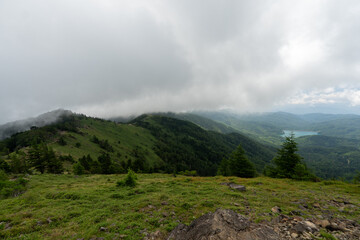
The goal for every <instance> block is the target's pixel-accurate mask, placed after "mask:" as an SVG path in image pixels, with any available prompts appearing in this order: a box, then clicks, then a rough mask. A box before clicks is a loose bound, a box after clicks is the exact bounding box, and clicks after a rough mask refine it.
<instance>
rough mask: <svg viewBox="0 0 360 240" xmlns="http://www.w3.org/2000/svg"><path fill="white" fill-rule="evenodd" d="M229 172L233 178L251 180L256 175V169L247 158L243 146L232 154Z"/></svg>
mask: <svg viewBox="0 0 360 240" xmlns="http://www.w3.org/2000/svg"><path fill="white" fill-rule="evenodd" d="M225 169H226V168H225ZM228 170H229V171H230V175H231V176H237V177H245V178H251V177H255V175H256V171H255V167H254V165H253V164H252V162H250V161H249V159H248V158H247V157H246V155H245V151H244V149H243V148H242V147H241V145H239V146H238V147H237V148H236V149H235V151H233V152H232V153H231V155H230V157H229V159H228Z"/></svg>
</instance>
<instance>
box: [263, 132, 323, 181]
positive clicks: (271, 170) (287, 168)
mask: <svg viewBox="0 0 360 240" xmlns="http://www.w3.org/2000/svg"><path fill="white" fill-rule="evenodd" d="M297 151H298V147H297V143H296V142H295V136H294V134H291V136H290V137H286V138H285V141H284V143H283V144H282V147H281V148H280V149H279V150H278V152H277V156H276V157H275V158H274V159H273V163H274V164H275V166H266V168H265V171H264V172H265V175H267V176H269V177H275V178H292V179H297V180H312V181H316V180H318V178H317V177H316V176H315V175H314V174H312V173H311V172H310V171H309V170H308V168H307V167H306V164H305V163H303V162H302V157H301V156H300V155H299V154H298V153H296V152H297Z"/></svg>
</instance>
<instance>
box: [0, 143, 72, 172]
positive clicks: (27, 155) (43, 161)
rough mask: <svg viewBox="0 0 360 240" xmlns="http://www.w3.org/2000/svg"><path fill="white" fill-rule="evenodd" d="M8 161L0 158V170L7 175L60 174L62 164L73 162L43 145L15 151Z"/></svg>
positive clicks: (70, 158)
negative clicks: (36, 172) (35, 172)
mask: <svg viewBox="0 0 360 240" xmlns="http://www.w3.org/2000/svg"><path fill="white" fill-rule="evenodd" d="M8 157H9V158H10V159H8V160H7V161H5V159H3V158H0V169H1V170H4V171H5V172H7V173H15V174H19V173H33V172H34V171H38V172H39V173H45V172H46V173H62V172H63V171H64V168H63V162H65V161H69V162H74V160H73V158H72V157H71V156H70V155H68V156H57V155H56V154H55V152H54V150H53V149H52V148H51V147H48V146H47V145H46V144H45V143H40V144H33V145H31V146H30V147H29V148H28V149H26V150H24V151H20V150H18V151H16V152H14V153H12V154H10V155H8Z"/></svg>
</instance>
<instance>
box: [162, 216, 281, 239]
mask: <svg viewBox="0 0 360 240" xmlns="http://www.w3.org/2000/svg"><path fill="white" fill-rule="evenodd" d="M167 239H168V240H193V239H198V240H210V239H211V240H222V239H227V240H236V239H243V240H262V239H267V240H277V239H279V235H278V234H277V233H276V232H275V231H274V230H273V229H272V228H271V227H269V226H267V225H260V224H255V223H252V222H250V221H249V220H248V219H247V218H245V217H244V216H242V215H240V214H237V213H235V212H234V211H232V210H227V209H218V210H216V211H215V212H214V213H208V214H205V215H203V216H201V217H200V218H198V219H196V220H195V221H194V222H192V223H191V224H190V225H189V226H186V225H184V224H180V225H178V226H177V227H176V228H175V229H174V230H173V231H172V232H171V233H170V236H169V237H168V238H167Z"/></svg>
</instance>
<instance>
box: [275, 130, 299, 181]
mask: <svg viewBox="0 0 360 240" xmlns="http://www.w3.org/2000/svg"><path fill="white" fill-rule="evenodd" d="M297 151H298V147H297V143H296V142H295V136H294V134H291V135H290V136H289V137H286V138H285V142H284V143H283V144H282V147H281V148H280V149H279V150H278V153H277V156H276V157H275V158H274V160H273V161H274V163H275V165H276V167H277V174H278V175H279V177H283V178H292V176H293V175H294V173H295V167H296V165H298V164H300V163H301V156H300V155H299V154H297V153H296V152H297Z"/></svg>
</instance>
